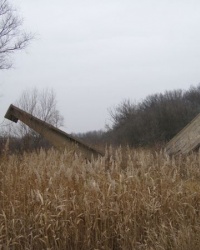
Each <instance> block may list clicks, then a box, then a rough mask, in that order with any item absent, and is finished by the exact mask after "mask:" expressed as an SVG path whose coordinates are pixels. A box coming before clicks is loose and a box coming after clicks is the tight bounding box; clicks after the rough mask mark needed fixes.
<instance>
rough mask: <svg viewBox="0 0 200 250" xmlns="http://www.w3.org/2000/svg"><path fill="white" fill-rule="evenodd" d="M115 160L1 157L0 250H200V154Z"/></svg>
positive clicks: (138, 154)
mask: <svg viewBox="0 0 200 250" xmlns="http://www.w3.org/2000/svg"><path fill="white" fill-rule="evenodd" d="M109 150H110V151H112V149H109ZM111 155H113V156H111V157H110V158H109V161H106V160H105V158H102V159H99V160H96V161H93V162H85V161H84V160H82V158H81V157H80V156H79V157H78V156H74V155H73V154H72V153H71V152H64V153H59V152H57V151H54V150H50V151H48V152H45V151H42V150H41V151H40V152H39V153H30V154H26V153H24V154H23V155H4V156H2V158H1V159H0V249H35V250H40V249H73V250H76V249H77V250H80V249H87V250H90V249H91V250H94V249H96V250H97V249H99V250H100V249H106V250H107V249H115V250H118V249H123V250H124V249H125V250H126V249H127V250H129V249H138V250H144V249H145V250H146V249H148V250H167V249H176V250H178V249H181V250H189V249H193V250H197V249H198V250H199V249H200V154H199V153H195V154H191V155H189V156H185V157H177V158H172V159H170V158H169V157H168V156H167V155H165V153H164V152H159V153H156V152H153V151H149V150H144V149H140V150H139V149H138V150H130V149H127V150H126V152H123V153H122V150H121V149H118V150H116V151H115V152H112V154H111ZM122 158H123V159H122Z"/></svg>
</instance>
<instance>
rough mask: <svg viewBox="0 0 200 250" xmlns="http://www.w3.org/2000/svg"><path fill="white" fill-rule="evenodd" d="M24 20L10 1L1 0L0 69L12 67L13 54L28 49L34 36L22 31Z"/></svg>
mask: <svg viewBox="0 0 200 250" xmlns="http://www.w3.org/2000/svg"><path fill="white" fill-rule="evenodd" d="M22 24H23V20H22V19H21V18H20V17H19V16H18V15H17V12H16V9H14V8H13V6H12V5H11V4H10V3H9V1H8V0H0V69H9V68H10V67H11V66H12V60H11V54H13V53H14V52H16V51H19V50H22V49H24V48H26V46H27V45H28V44H29V42H30V40H31V39H32V38H33V35H32V34H30V33H26V32H24V31H23V30H22Z"/></svg>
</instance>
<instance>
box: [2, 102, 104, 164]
mask: <svg viewBox="0 0 200 250" xmlns="http://www.w3.org/2000/svg"><path fill="white" fill-rule="evenodd" d="M5 118H7V119H9V120H11V121H13V122H15V123H16V122H18V120H20V121H22V122H23V123H24V124H26V125H27V126H29V127H30V128H31V129H33V130H34V131H36V132H37V133H39V134H40V135H41V136H43V137H44V138H46V139H47V140H48V141H49V142H50V143H51V144H52V145H53V146H55V147H56V148H57V149H59V150H64V149H69V150H75V151H76V152H77V153H78V154H81V155H82V156H83V157H84V158H86V159H89V160H90V159H91V157H92V156H93V157H94V158H98V157H99V156H103V153H102V152H99V151H97V150H96V149H94V148H92V147H90V146H88V145H87V144H85V143H83V142H81V141H79V140H77V139H76V138H74V137H73V136H71V135H69V134H67V133H65V132H63V131H62V130H60V129H58V128H56V127H54V126H52V125H50V124H48V123H47V122H44V121H42V120H40V119H38V118H37V117H35V116H33V115H31V114H29V113H27V112H25V111H24V110H21V109H19V108H17V107H15V106H14V105H12V104H11V105H10V107H9V108H8V110H7V112H6V114H5Z"/></svg>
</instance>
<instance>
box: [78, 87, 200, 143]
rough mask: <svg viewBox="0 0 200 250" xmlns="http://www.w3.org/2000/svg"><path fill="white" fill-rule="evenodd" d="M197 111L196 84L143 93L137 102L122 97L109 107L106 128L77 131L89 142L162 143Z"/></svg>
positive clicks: (199, 109)
mask: <svg viewBox="0 0 200 250" xmlns="http://www.w3.org/2000/svg"><path fill="white" fill-rule="evenodd" d="M199 112H200V84H199V85H198V86H197V87H190V88H189V89H188V90H181V89H179V90H172V91H166V92H165V93H158V94H153V95H149V96H147V97H146V98H145V99H144V100H142V101H141V102H139V103H134V102H131V101H130V100H125V101H123V102H122V103H121V104H119V105H118V106H117V107H116V108H114V109H112V110H110V116H111V119H112V124H111V126H110V127H108V129H107V131H106V132H104V131H92V132H88V133H85V134H78V137H79V138H82V139H83V140H84V141H86V142H88V143H90V144H93V145H94V144H105V143H108V144H115V145H127V144H128V145H130V146H134V147H135V146H136V147H137V146H152V145H155V144H163V143H165V142H167V141H169V140H170V139H171V138H172V137H173V136H175V135H176V134H177V132H179V131H180V130H181V129H182V128H183V127H184V126H185V125H186V124H187V123H188V122H190V121H191V120H192V119H193V118H194V117H195V116H196V115H197V114H198V113H199Z"/></svg>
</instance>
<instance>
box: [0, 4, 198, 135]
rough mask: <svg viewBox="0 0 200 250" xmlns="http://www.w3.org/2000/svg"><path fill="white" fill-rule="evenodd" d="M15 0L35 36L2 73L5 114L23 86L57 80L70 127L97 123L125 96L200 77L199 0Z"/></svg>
mask: <svg viewBox="0 0 200 250" xmlns="http://www.w3.org/2000/svg"><path fill="white" fill-rule="evenodd" d="M13 2H14V4H15V5H16V6H17V8H18V10H19V14H20V15H21V16H23V18H24V27H25V28H26V29H27V30H30V31H32V32H34V33H36V34H37V39H36V40H35V41H33V42H32V44H31V46H30V47H29V48H28V49H27V50H26V51H25V52H22V53H19V54H17V55H15V56H14V59H15V65H14V66H15V68H14V69H12V70H9V71H1V72H0V76H1V85H0V88H1V89H0V90H1V92H2V95H3V96H2V97H1V110H0V115H1V117H3V115H4V113H5V111H6V110H7V108H8V105H9V104H10V103H14V102H15V101H16V99H17V98H18V97H19V96H20V94H21V92H22V91H23V90H25V89H27V88H31V87H38V88H39V89H40V88H46V87H52V88H53V89H54V90H55V92H56V94H57V99H58V107H59V110H60V112H61V113H62V114H63V116H64V118H65V127H64V129H65V130H66V131H67V132H85V131H88V130H97V129H101V128H104V126H105V123H109V115H108V108H110V107H113V106H114V105H118V104H119V103H120V102H121V101H122V100H124V99H131V100H133V101H139V100H141V99H142V98H145V96H146V95H149V94H152V93H157V92H164V91H165V90H171V89H176V88H182V89H187V88H189V87H190V85H196V84H198V83H199V82H200V28H199V25H200V15H199V13H200V1H197V0H162V1H159V0H123V1H122V0H118V1H117V0H115V1H114V0H99V1H95V0H73V1H72V0H71V1H69V0H59V1H55V0H34V1H33V0H15V1H13Z"/></svg>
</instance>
